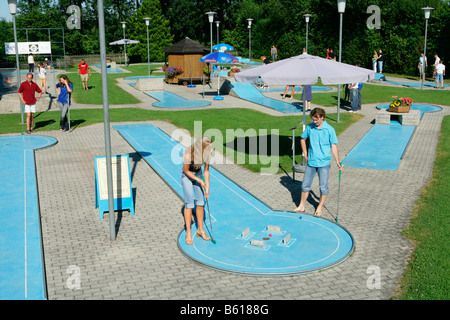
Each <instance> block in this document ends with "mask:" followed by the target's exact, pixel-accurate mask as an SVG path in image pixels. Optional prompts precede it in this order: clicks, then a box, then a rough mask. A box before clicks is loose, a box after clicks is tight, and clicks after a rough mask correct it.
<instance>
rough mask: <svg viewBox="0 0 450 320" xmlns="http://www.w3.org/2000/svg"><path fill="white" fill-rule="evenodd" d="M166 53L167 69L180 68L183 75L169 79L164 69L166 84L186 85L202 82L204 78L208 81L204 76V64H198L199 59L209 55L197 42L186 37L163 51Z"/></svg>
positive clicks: (207, 50) (206, 49)
mask: <svg viewBox="0 0 450 320" xmlns="http://www.w3.org/2000/svg"><path fill="white" fill-rule="evenodd" d="M164 52H165V53H166V61H168V64H167V68H169V67H175V66H178V67H181V68H182V69H183V71H184V72H183V73H181V74H178V75H176V76H174V77H169V76H168V74H167V68H166V82H167V83H175V84H180V83H181V84H183V85H188V84H189V83H190V82H191V81H192V82H193V83H194V82H197V83H198V82H202V79H203V78H204V77H207V81H209V74H208V75H205V74H204V68H205V67H206V65H207V64H206V63H204V62H200V61H199V60H200V58H201V57H203V56H204V55H206V54H208V53H209V49H208V48H206V47H205V46H203V45H201V44H200V43H198V42H197V41H194V40H191V39H190V38H188V37H186V38H184V39H183V40H181V41H179V42H177V43H175V44H174V45H173V46H170V47H168V48H166V49H165V50H164Z"/></svg>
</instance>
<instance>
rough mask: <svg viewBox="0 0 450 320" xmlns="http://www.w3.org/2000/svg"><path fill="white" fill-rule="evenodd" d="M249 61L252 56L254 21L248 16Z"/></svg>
mask: <svg viewBox="0 0 450 320" xmlns="http://www.w3.org/2000/svg"><path fill="white" fill-rule="evenodd" d="M247 21H248V63H250V59H251V58H252V21H253V19H251V18H248V19H247Z"/></svg>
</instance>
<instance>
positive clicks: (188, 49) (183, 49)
mask: <svg viewBox="0 0 450 320" xmlns="http://www.w3.org/2000/svg"><path fill="white" fill-rule="evenodd" d="M164 52H166V53H200V54H207V53H209V49H208V48H206V47H205V46H203V45H201V44H200V43H198V42H197V41H194V40H191V39H190V38H188V37H186V38H184V39H183V40H180V41H178V42H177V43H175V44H174V45H173V46H170V47H167V48H166V49H164Z"/></svg>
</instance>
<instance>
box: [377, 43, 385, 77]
mask: <svg viewBox="0 0 450 320" xmlns="http://www.w3.org/2000/svg"><path fill="white" fill-rule="evenodd" d="M377 61H378V72H379V73H383V61H384V57H383V51H381V49H380V51H379V53H378V59H377Z"/></svg>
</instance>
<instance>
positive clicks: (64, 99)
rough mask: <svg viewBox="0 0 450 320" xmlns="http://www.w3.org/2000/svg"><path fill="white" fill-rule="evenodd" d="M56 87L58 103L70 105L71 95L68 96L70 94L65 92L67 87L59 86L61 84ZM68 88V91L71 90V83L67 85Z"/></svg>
mask: <svg viewBox="0 0 450 320" xmlns="http://www.w3.org/2000/svg"><path fill="white" fill-rule="evenodd" d="M56 87H57V88H58V89H59V91H60V93H59V96H58V102H61V103H70V96H71V94H70V92H68V91H67V87H66V86H64V87H63V86H61V84H60V83H59V82H58V83H57V84H56ZM69 87H70V90H73V83H72V82H71V83H69Z"/></svg>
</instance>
